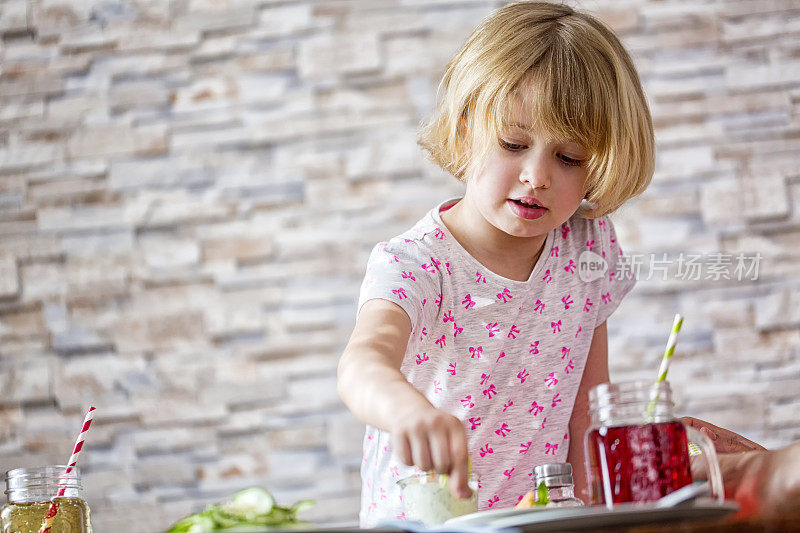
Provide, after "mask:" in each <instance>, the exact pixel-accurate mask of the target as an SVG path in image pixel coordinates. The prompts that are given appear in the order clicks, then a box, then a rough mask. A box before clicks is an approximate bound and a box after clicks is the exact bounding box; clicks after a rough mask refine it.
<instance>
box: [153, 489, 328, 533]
mask: <svg viewBox="0 0 800 533" xmlns="http://www.w3.org/2000/svg"><path fill="white" fill-rule="evenodd" d="M312 505H314V502H313V501H311V500H303V501H300V502H297V503H296V504H294V505H293V506H292V507H282V506H280V505H276V504H275V498H273V497H272V494H270V493H269V492H268V491H266V490H264V489H262V488H260V487H251V488H248V489H244V490H240V491H239V492H237V493H236V494H234V495H233V497H232V498H231V499H230V500H229V501H227V502H225V503H223V504H221V505H209V506H208V507H207V508H206V510H205V511H203V512H201V513H197V514H193V515H190V516H187V517H186V518H183V519H181V520H179V521H177V522H175V524H173V525H172V527H171V528H170V529H169V531H167V533H206V532H209V531H231V532H233V531H236V532H245V531H264V529H265V528H272V527H279V528H281V529H304V528H307V527H308V526H309V525H310V524H308V523H306V522H302V521H300V520H298V519H297V514H298V513H299V512H300V511H302V510H304V509H307V508H309V507H311V506H312Z"/></svg>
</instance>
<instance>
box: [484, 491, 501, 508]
mask: <svg viewBox="0 0 800 533" xmlns="http://www.w3.org/2000/svg"><path fill="white" fill-rule="evenodd" d="M487 501H488V502H489V507H491V506H492V505H494V504H496V503H497V502H499V501H500V496H498V495H496V494H495V495H494V496H492V497H491V498H489V499H488V500H487Z"/></svg>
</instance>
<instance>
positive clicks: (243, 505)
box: [222, 487, 275, 519]
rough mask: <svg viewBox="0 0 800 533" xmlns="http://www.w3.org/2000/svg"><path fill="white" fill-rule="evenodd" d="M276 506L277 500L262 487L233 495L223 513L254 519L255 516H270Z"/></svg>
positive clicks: (224, 506)
mask: <svg viewBox="0 0 800 533" xmlns="http://www.w3.org/2000/svg"><path fill="white" fill-rule="evenodd" d="M274 506H275V498H273V497H272V494H270V493H269V492H267V491H266V490H264V489H262V488H261V487H251V488H249V489H244V490H240V491H239V492H237V493H236V494H234V495H233V498H231V501H230V502H228V503H226V504H225V505H223V506H222V509H223V511H225V512H226V513H229V514H232V515H234V516H236V517H242V518H245V519H252V518H253V517H255V516H258V515H263V514H269V513H270V512H271V511H272V508H273V507H274Z"/></svg>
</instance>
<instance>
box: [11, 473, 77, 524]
mask: <svg viewBox="0 0 800 533" xmlns="http://www.w3.org/2000/svg"><path fill="white" fill-rule="evenodd" d="M6 496H7V497H8V504H6V505H5V506H4V507H3V509H2V511H0V532H2V533H37V532H38V531H40V529H41V530H44V531H47V530H46V529H45V528H46V527H47V526H48V525H49V526H50V529H49V531H50V533H91V532H92V524H91V521H90V518H89V506H88V505H87V504H86V501H85V500H84V498H83V486H82V485H81V478H80V472H79V470H78V468H77V467H72V468H71V469H70V472H69V473H67V466H62V465H50V466H41V467H36V468H17V469H14V470H9V471H8V472H6ZM43 525H44V526H45V527H44V528H43V527H42V526H43Z"/></svg>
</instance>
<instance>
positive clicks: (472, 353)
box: [469, 346, 483, 359]
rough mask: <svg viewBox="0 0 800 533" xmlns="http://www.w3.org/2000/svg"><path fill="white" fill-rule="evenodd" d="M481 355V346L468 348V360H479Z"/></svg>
mask: <svg viewBox="0 0 800 533" xmlns="http://www.w3.org/2000/svg"><path fill="white" fill-rule="evenodd" d="M482 353H483V346H478V347H475V346H470V347H469V358H470V359H480V358H481V354H482Z"/></svg>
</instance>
